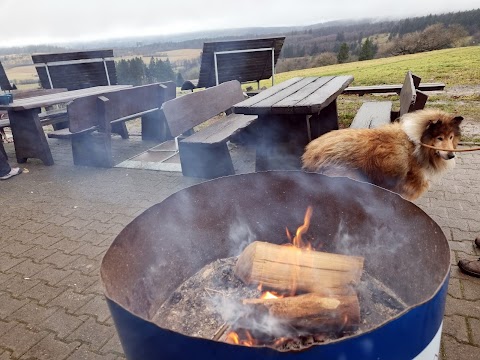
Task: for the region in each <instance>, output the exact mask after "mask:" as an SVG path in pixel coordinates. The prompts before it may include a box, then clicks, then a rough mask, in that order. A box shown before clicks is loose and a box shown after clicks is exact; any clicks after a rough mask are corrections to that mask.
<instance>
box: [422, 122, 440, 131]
mask: <svg viewBox="0 0 480 360" xmlns="http://www.w3.org/2000/svg"><path fill="white" fill-rule="evenodd" d="M438 125H442V120H440V119H436V120H429V121H428V123H427V127H426V128H425V130H426V129H429V128H431V127H434V126H438Z"/></svg>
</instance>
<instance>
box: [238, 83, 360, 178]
mask: <svg viewBox="0 0 480 360" xmlns="http://www.w3.org/2000/svg"><path fill="white" fill-rule="evenodd" d="M352 81H353V76H351V75H342V76H313V77H295V78H292V79H289V80H287V81H285V82H282V83H280V84H278V85H275V86H272V87H271V88H268V89H267V90H264V91H262V92H260V93H259V94H258V95H255V96H253V97H251V98H248V99H246V100H244V101H242V102H240V103H238V104H236V105H234V106H233V110H234V112H235V113H240V114H250V115H258V117H259V118H258V120H257V122H256V124H254V126H253V129H252V130H251V131H252V132H253V134H254V136H255V138H256V146H257V148H256V164H255V167H256V170H257V171H263V170H274V169H282V170H289V169H299V168H300V167H301V160H300V158H301V155H302V154H303V150H304V148H305V146H306V145H307V144H308V143H309V142H310V141H311V140H313V139H315V138H317V137H318V136H320V135H322V134H324V133H326V132H328V131H331V130H336V129H338V114H337V101H336V100H337V97H338V95H340V94H341V93H342V92H343V90H344V89H345V88H346V87H347V86H348V85H349V84H350V83H351V82H352Z"/></svg>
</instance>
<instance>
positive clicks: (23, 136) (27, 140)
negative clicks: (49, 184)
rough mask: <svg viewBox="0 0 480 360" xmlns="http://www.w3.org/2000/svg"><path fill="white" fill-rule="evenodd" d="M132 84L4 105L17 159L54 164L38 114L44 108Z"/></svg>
mask: <svg viewBox="0 0 480 360" xmlns="http://www.w3.org/2000/svg"><path fill="white" fill-rule="evenodd" d="M129 87H131V85H111V86H96V87H91V88H86V89H80V90H73V91H64V92H59V93H55V94H48V95H41V96H34V97H29V98H25V99H17V100H15V98H14V100H13V102H12V103H10V104H8V105H0V110H7V111H8V118H9V120H10V127H11V129H12V136H13V141H14V145H15V154H16V157H17V162H18V163H24V162H26V161H27V159H28V158H37V159H40V160H42V161H43V163H44V164H45V165H53V158H52V153H51V151H50V147H49V146H48V142H47V138H46V137H45V133H44V132H43V129H42V125H41V123H40V119H39V117H38V114H39V113H40V111H41V109H42V107H47V106H51V105H57V104H64V103H68V102H69V101H72V100H74V99H78V98H81V97H84V96H89V95H101V94H104V93H108V92H110V91H115V90H120V89H125V88H129Z"/></svg>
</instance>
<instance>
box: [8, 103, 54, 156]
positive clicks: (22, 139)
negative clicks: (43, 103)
mask: <svg viewBox="0 0 480 360" xmlns="http://www.w3.org/2000/svg"><path fill="white" fill-rule="evenodd" d="M39 112H40V109H38V108H37V109H29V110H21V111H9V112H8V117H9V119H10V126H11V129H12V135H13V141H14V145H15V154H16V156H17V162H18V163H24V162H26V161H27V159H28V158H37V159H40V160H42V161H43V163H44V164H45V165H53V157H52V153H51V152H50V147H49V146H48V142H47V138H46V137H45V133H44V132H43V129H42V125H41V124H40V120H39V118H38V114H39Z"/></svg>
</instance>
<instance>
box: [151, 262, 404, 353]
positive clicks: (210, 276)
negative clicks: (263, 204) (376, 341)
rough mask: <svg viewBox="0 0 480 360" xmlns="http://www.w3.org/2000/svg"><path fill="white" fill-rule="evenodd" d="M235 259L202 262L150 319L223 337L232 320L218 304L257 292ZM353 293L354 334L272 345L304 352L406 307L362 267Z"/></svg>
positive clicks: (238, 300)
mask: <svg viewBox="0 0 480 360" xmlns="http://www.w3.org/2000/svg"><path fill="white" fill-rule="evenodd" d="M236 261H237V257H231V258H226V259H219V260H216V261H214V262H212V263H210V264H208V265H206V266H205V267H204V268H202V269H201V270H200V271H199V272H197V273H196V274H195V275H194V276H192V277H191V278H189V279H188V280H186V281H185V282H184V283H183V284H182V285H180V286H179V287H178V288H177V289H176V290H175V291H174V292H173V293H172V295H171V296H170V297H169V298H168V299H167V300H166V301H165V302H164V303H163V304H162V305H161V307H160V308H159V310H158V311H157V313H156V314H155V316H154V318H153V322H154V323H155V324H157V325H158V326H160V327H162V328H165V329H170V330H172V331H176V332H179V333H182V334H184V335H187V336H195V337H201V338H207V339H215V340H217V339H220V340H221V339H224V337H222V336H221V335H222V334H224V332H225V330H226V329H229V326H228V325H230V324H231V322H230V321H231V319H224V318H223V317H222V315H221V312H222V310H223V309H220V307H221V304H222V302H223V303H225V302H232V303H241V301H242V300H243V299H247V298H258V297H260V295H261V291H260V290H258V289H256V288H254V287H249V286H246V285H244V284H243V282H242V281H241V280H239V279H237V278H236V277H235V275H234V267H235V264H236ZM356 291H357V295H358V299H359V302H360V315H361V322H360V324H359V327H358V329H357V330H356V331H355V332H350V333H345V332H343V333H336V334H311V335H306V336H299V337H297V338H294V339H287V340H285V341H282V342H281V343H277V344H276V345H275V349H276V350H279V351H295V350H303V349H305V348H307V347H309V346H312V345H315V344H319V343H325V342H328V341H331V340H336V339H339V338H342V337H345V336H350V335H357V334H360V333H362V332H364V331H367V330H370V329H373V328H375V327H376V326H378V325H380V324H382V323H384V322H387V321H388V320H390V319H392V318H393V317H395V316H396V315H398V314H399V313H400V312H402V311H403V310H404V309H406V308H407V305H406V304H404V303H403V302H402V301H401V300H400V299H399V298H398V297H397V296H396V295H395V293H394V292H393V291H391V290H390V289H389V288H388V287H386V286H385V285H384V284H382V283H381V282H380V281H378V280H377V279H375V278H373V277H372V276H370V275H369V274H367V273H366V272H365V271H364V273H363V275H362V278H361V281H360V283H359V284H358V285H357V287H356ZM232 325H233V324H232ZM227 332H228V331H227ZM272 343H273V341H272Z"/></svg>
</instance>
